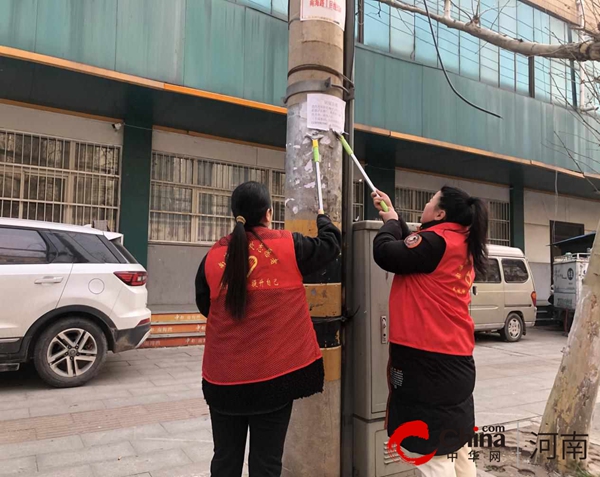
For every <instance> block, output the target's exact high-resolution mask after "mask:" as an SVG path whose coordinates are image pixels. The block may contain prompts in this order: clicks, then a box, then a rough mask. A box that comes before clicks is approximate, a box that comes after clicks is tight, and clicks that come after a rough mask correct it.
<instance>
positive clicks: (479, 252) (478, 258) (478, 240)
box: [439, 186, 488, 275]
mask: <svg viewBox="0 0 600 477" xmlns="http://www.w3.org/2000/svg"><path fill="white" fill-rule="evenodd" d="M439 207H440V209H442V210H444V211H445V212H446V219H445V220H446V221H447V222H454V223H457V224H460V225H464V226H466V227H469V237H468V238H467V249H468V251H469V255H470V256H471V257H472V259H473V266H474V268H475V271H476V272H477V273H478V274H479V275H485V273H486V270H487V267H488V257H487V234H488V210H487V206H486V205H485V202H484V201H483V200H481V199H479V198H477V197H470V196H469V194H467V193H466V192H465V191H463V190H460V189H457V188H455V187H448V186H445V187H442V189H441V196H440V201H439Z"/></svg>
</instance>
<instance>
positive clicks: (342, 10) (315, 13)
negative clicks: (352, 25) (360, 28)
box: [300, 0, 346, 30]
mask: <svg viewBox="0 0 600 477" xmlns="http://www.w3.org/2000/svg"><path fill="white" fill-rule="evenodd" d="M300 20H302V21H305V20H321V21H325V22H329V23H335V24H336V25H337V26H339V27H340V28H341V29H342V30H343V29H344V27H345V26H346V0H301V3H300Z"/></svg>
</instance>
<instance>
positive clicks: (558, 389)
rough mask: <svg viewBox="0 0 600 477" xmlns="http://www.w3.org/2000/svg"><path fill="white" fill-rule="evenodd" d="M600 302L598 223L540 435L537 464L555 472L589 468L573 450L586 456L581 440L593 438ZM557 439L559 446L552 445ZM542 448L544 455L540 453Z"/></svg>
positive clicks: (599, 354) (599, 377) (598, 378)
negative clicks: (588, 436)
mask: <svg viewBox="0 0 600 477" xmlns="http://www.w3.org/2000/svg"><path fill="white" fill-rule="evenodd" d="M599 301H600V224H598V230H597V231H596V239H595V241H594V246H593V248H592V254H591V257H590V263H589V265H588V270H587V273H586V276H585V279H584V281H583V289H582V294H581V297H580V300H579V303H578V304H577V309H576V311H575V318H574V320H573V327H572V328H571V331H570V333H569V338H568V341H567V346H566V348H565V350H564V351H563V359H562V362H561V365H560V368H559V371H558V374H557V375H556V379H555V381H554V387H553V388H552V392H551V394H550V398H549V399H548V403H547V404H546V410H545V412H544V417H543V419H542V423H541V425H540V431H539V435H538V446H537V449H538V450H537V453H536V456H535V462H536V463H537V464H542V463H545V464H546V466H547V467H548V468H549V469H551V470H554V471H559V472H567V471H568V470H571V469H573V468H575V467H577V466H580V467H581V468H585V467H586V463H587V459H586V460H581V458H582V457H583V456H582V455H581V454H580V455H577V456H576V455H571V454H569V449H570V448H572V447H573V446H576V445H577V442H580V443H581V449H582V451H583V448H584V445H585V446H587V443H588V438H587V437H583V436H584V435H586V434H589V431H590V428H591V424H592V416H593V413H594V408H595V406H596V397H597V395H598V385H599V384H600V374H599V371H598V369H599V366H600V303H599ZM573 433H575V434H576V436H574V435H573ZM542 434H546V435H542ZM554 435H556V446H553V441H554ZM570 441H571V442H570ZM584 441H585V444H584ZM548 443H549V446H550V449H548ZM542 444H543V446H544V447H543V448H544V452H540V449H541V447H540V446H541V445H542ZM553 447H554V449H553ZM564 452H566V455H565V454H564ZM552 453H555V455H556V458H555V459H550V460H549V458H550V457H551V456H552Z"/></svg>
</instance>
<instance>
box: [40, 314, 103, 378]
mask: <svg viewBox="0 0 600 477" xmlns="http://www.w3.org/2000/svg"><path fill="white" fill-rule="evenodd" d="M107 349H108V346H107V343H106V336H104V333H103V332H102V330H101V329H100V328H99V327H98V326H97V325H96V324H95V323H93V322H92V321H90V320H87V319H85V318H76V317H73V318H64V319H62V320H60V321H58V322H56V323H55V324H53V325H52V326H50V327H48V328H46V329H45V330H44V331H43V332H42V334H41V335H40V337H39V339H38V341H37V343H36V344H35V351H34V363H35V369H36V370H37V372H38V374H39V376H40V378H42V379H43V380H44V381H45V382H46V383H48V384H49V385H50V386H54V387H56V388H70V387H75V386H81V385H82V384H85V383H87V382H88V381H89V380H90V379H92V378H94V377H95V376H96V375H97V374H98V372H99V371H100V368H101V367H102V364H103V363H104V360H105V359H106V352H107Z"/></svg>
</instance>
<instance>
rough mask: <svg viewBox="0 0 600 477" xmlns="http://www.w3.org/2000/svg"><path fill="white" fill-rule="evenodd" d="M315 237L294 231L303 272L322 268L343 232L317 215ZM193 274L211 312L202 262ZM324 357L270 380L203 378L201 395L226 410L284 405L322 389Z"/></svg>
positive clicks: (199, 300) (199, 297) (201, 304)
mask: <svg viewBox="0 0 600 477" xmlns="http://www.w3.org/2000/svg"><path fill="white" fill-rule="evenodd" d="M317 228H318V234H317V237H314V238H313V237H305V236H304V235H302V234H300V233H293V234H292V236H293V239H294V251H295V253H296V263H297V264H298V268H299V269H300V272H301V273H302V275H303V276H307V275H311V274H314V273H316V272H319V271H320V270H323V269H324V268H325V267H326V266H327V265H328V264H329V263H330V262H332V261H333V260H335V259H336V258H337V257H338V256H339V255H340V251H341V242H342V235H341V232H340V231H339V229H338V228H337V227H336V226H335V225H333V223H332V222H331V220H330V219H329V217H327V216H326V215H319V216H318V217H317ZM205 262H206V257H205V258H204V259H203V260H202V262H201V263H200V267H199V268H198V273H197V274H196V305H197V306H198V309H199V310H200V313H202V314H203V315H204V316H206V317H208V315H209V313H210V288H209V287H208V283H207V281H206V274H205V271H204V266H205ZM323 379H324V370H323V360H322V359H319V360H317V361H315V362H314V363H312V364H310V365H309V366H307V367H305V368H302V369H299V370H297V371H294V372H292V373H289V374H286V375H284V376H280V377H278V378H275V379H271V380H269V381H263V382H259V383H252V384H239V385H231V386H222V385H216V384H211V383H209V382H208V381H206V380H204V379H203V380H202V389H203V391H204V398H205V399H206V402H207V403H208V405H209V406H210V407H211V408H212V409H214V410H216V411H218V412H221V413H225V414H259V413H265V412H270V411H274V410H276V409H279V408H282V407H284V406H286V405H287V404H288V403H289V402H290V401H293V400H294V399H299V398H302V397H308V396H311V395H312V394H315V393H317V392H322V391H323Z"/></svg>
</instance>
